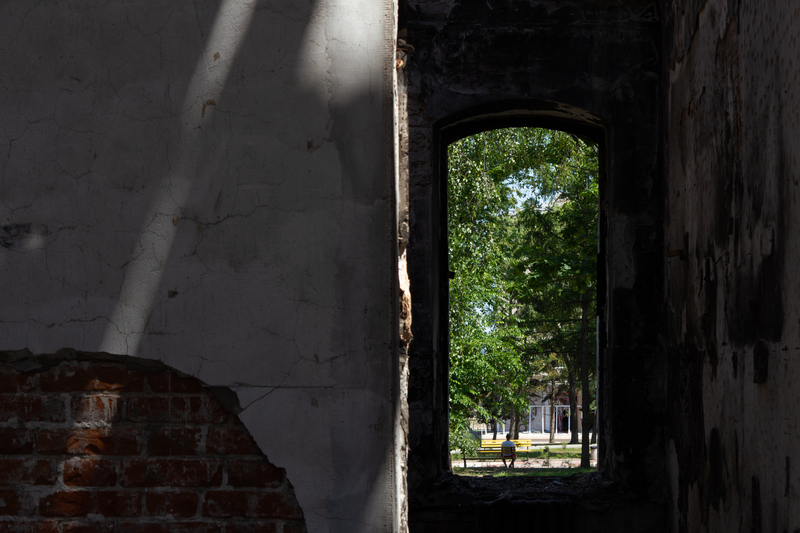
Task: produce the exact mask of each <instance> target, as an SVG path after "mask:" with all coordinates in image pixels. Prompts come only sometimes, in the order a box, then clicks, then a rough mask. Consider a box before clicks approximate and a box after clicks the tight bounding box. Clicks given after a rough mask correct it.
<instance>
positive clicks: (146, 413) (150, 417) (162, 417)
mask: <svg viewBox="0 0 800 533" xmlns="http://www.w3.org/2000/svg"><path fill="white" fill-rule="evenodd" d="M126 419H127V421H128V422H149V423H151V424H152V423H158V422H169V397H168V396H134V397H132V398H128V400H127V418H126Z"/></svg>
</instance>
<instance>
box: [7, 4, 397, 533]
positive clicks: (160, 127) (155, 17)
mask: <svg viewBox="0 0 800 533" xmlns="http://www.w3.org/2000/svg"><path fill="white" fill-rule="evenodd" d="M394 20H395V17H394V5H393V2H392V1H391V0H381V1H375V0H311V1H308V0H306V1H302V0H260V1H259V0H220V1H218V2H212V1H204V0H195V1H192V2H188V3H182V4H176V3H174V2H156V1H153V0H138V1H137V0H133V1H125V0H75V1H70V2H60V3H55V2H42V3H37V4H33V3H31V2H28V1H24V0H19V1H9V2H4V3H3V4H2V5H0V75H2V79H1V80H0V117H2V121H1V122H0V191H1V192H0V197H1V199H2V202H0V242H1V243H2V246H3V247H2V248H0V268H1V269H2V273H3V275H2V277H0V350H18V349H28V350H31V351H32V352H34V353H50V352H54V351H56V350H58V349H60V348H64V347H66V348H73V349H77V350H82V351H89V352H100V351H102V352H110V353H115V354H127V355H132V356H138V357H144V358H150V359H160V360H162V361H164V362H165V363H167V364H169V365H171V366H173V367H175V368H177V369H178V370H181V371H183V372H186V373H188V374H191V375H194V376H197V377H198V378H200V379H201V380H203V381H205V382H206V383H208V384H211V385H224V386H229V387H232V388H233V389H234V390H236V391H237V392H238V394H239V399H240V403H241V405H242V407H244V411H243V413H242V414H241V415H240V416H241V418H242V420H243V421H244V423H245V424H246V425H247V426H248V428H249V429H250V431H251V432H252V433H253V435H254V437H255V438H256V440H257V441H258V443H259V444H260V445H261V447H262V449H263V450H264V452H265V453H266V454H267V456H268V457H269V459H270V460H271V461H272V462H274V463H275V464H277V465H279V466H282V467H284V468H286V470H287V475H288V477H289V480H290V481H291V482H292V484H293V485H294V487H295V490H296V493H297V496H298V499H299V501H300V504H301V506H302V507H303V510H304V512H305V516H306V521H307V523H308V527H309V531H311V532H326V531H331V532H334V531H347V532H352V531H370V532H372V531H385V530H391V529H392V528H393V527H394V526H393V524H394V517H395V514H396V511H395V507H396V504H395V501H394V500H395V499H396V498H395V496H393V495H394V494H395V492H394V489H393V487H394V485H395V480H394V479H393V475H392V472H393V465H392V449H393V448H392V443H393V438H394V429H393V428H394V422H393V416H394V412H395V411H394V407H393V406H392V404H391V399H392V394H393V391H392V373H393V371H394V367H393V365H394V361H395V357H396V353H395V350H396V348H395V347H396V345H397V340H396V339H395V337H394V333H393V331H394V328H393V324H394V323H393V320H395V316H394V308H395V307H394V306H395V305H396V302H395V296H394V295H395V293H396V288H395V280H396V276H397V263H396V255H394V253H393V252H394V249H395V248H394V246H395V243H396V237H395V236H394V235H395V233H394V229H393V228H394V227H395V214H394V213H395V201H396V199H395V183H394V180H395V178H394V175H395V173H394V168H395V166H394V160H393V158H394V142H393V141H394V139H396V138H397V136H396V134H395V126H394V121H393V92H392V91H393V79H394V43H393V38H394V29H393V28H394Z"/></svg>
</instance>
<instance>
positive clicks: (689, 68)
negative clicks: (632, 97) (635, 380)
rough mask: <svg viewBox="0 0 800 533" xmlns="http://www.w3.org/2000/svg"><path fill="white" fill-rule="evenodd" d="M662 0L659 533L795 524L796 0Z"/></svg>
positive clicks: (799, 452)
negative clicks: (663, 334)
mask: <svg viewBox="0 0 800 533" xmlns="http://www.w3.org/2000/svg"><path fill="white" fill-rule="evenodd" d="M665 4H666V6H665V7H666V8H665V15H666V20H665V27H666V31H665V65H664V78H665V83H664V87H665V94H664V99H665V107H664V110H665V115H666V119H665V134H664V145H665V147H666V157H665V172H666V174H667V181H668V196H667V199H666V205H667V221H666V237H665V240H666V246H667V250H666V251H667V252H668V255H669V256H670V257H669V258H668V263H667V267H666V275H667V280H668V281H667V298H668V303H669V309H668V320H667V324H668V328H669V329H668V337H667V338H668V345H669V358H668V360H669V370H668V376H669V387H668V390H669V396H670V401H669V402H668V404H669V405H670V416H669V420H670V424H669V427H668V434H669V439H670V441H669V445H668V449H669V450H670V452H669V459H668V465H669V476H670V480H671V483H670V485H671V500H672V510H671V527H672V531H675V532H676V533H677V532H684V531H697V530H699V529H700V528H701V527H704V528H707V530H708V531H753V532H761V531H797V530H798V529H799V528H800V505H798V501H799V500H798V497H800V485H799V484H798V479H800V477H798V468H800V448H798V445H797V443H798V438H800V426H798V422H797V418H798V417H797V415H798V409H800V404H799V403H798V398H800V396H799V395H798V388H797V382H798V379H799V378H800V375H799V374H800V364H799V363H798V354H800V352H799V351H798V350H800V342H798V340H799V339H800V328H799V327H798V324H800V307H798V301H797V297H796V296H797V294H798V291H799V290H800V286H798V275H797V265H798V264H800V257H799V256H800V233H799V232H798V222H800V219H798V209H797V207H798V192H799V191H800V182H799V181H798V176H799V173H800V157H799V156H798V152H799V151H800V150H799V149H800V89H798V83H797V82H798V80H797V76H798V74H797V72H798V67H799V66H800V42H799V41H798V35H800V5H798V4H797V2H795V1H791V0H778V1H772V2H767V1H761V0H741V1H732V0H731V1H729V0H707V1H697V0H675V1H672V2H666V3H665Z"/></svg>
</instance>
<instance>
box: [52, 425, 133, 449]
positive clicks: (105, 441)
mask: <svg viewBox="0 0 800 533" xmlns="http://www.w3.org/2000/svg"><path fill="white" fill-rule="evenodd" d="M37 446H38V449H39V453H41V454H45V455H65V454H72V455H138V454H139V452H140V451H141V446H140V444H139V432H138V431H137V430H135V429H128V428H102V429H44V430H40V431H39V438H38V440H37Z"/></svg>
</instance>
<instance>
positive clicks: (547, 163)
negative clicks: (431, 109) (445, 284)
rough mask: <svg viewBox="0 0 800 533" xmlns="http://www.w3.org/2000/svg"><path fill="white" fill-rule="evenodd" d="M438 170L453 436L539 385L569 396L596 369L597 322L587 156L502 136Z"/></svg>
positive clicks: (483, 138) (591, 177)
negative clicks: (443, 183)
mask: <svg viewBox="0 0 800 533" xmlns="http://www.w3.org/2000/svg"><path fill="white" fill-rule="evenodd" d="M448 165H449V174H448V253H449V266H450V270H451V271H452V272H454V278H453V279H452V280H451V282H450V311H449V312H450V413H451V420H452V421H453V423H452V427H453V428H454V429H455V428H463V424H464V421H465V420H466V419H467V418H470V417H477V418H479V419H482V420H485V421H489V420H492V419H500V418H508V417H509V416H510V414H511V413H513V412H516V413H524V412H527V408H528V401H529V398H530V396H531V393H532V392H533V391H534V390H535V389H537V388H539V389H544V388H545V386H546V385H548V384H549V385H551V386H552V385H554V384H558V385H559V387H560V388H562V389H563V388H568V389H571V392H572V397H574V396H575V394H574V392H575V384H576V382H577V380H578V377H579V376H578V375H579V373H580V372H579V371H580V369H581V364H584V363H583V361H584V359H585V358H586V357H587V356H589V360H594V356H593V352H594V344H595V343H594V342H590V343H589V344H590V345H591V346H590V347H589V349H590V350H591V354H587V353H585V350H586V349H587V348H586V346H585V345H586V344H587V343H586V342H585V337H586V335H584V332H585V330H586V329H587V327H588V326H587V324H590V325H591V327H592V331H593V328H594V323H595V320H594V317H595V315H596V310H595V308H596V306H595V293H596V284H597V262H596V256H597V213H598V182H597V148H596V146H594V145H591V144H587V143H585V142H583V141H582V140H581V139H579V138H577V137H575V136H573V135H570V134H567V133H563V132H557V131H552V130H543V129H535V128H509V129H501V130H492V131H486V132H483V133H480V134H477V135H473V136H470V137H466V138H464V139H461V140H459V141H457V142H455V143H452V144H451V145H450V146H449V148H448ZM587 298H588V299H589V300H590V305H589V306H588V308H587V306H586V303H587V302H586V299H587ZM589 337H593V333H591V334H590V335H589ZM582 350H583V351H582ZM592 366H593V365H592ZM570 384H571V385H570ZM551 388H552V387H551Z"/></svg>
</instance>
